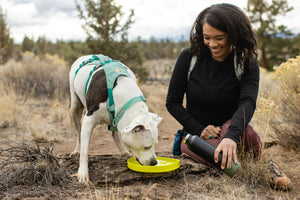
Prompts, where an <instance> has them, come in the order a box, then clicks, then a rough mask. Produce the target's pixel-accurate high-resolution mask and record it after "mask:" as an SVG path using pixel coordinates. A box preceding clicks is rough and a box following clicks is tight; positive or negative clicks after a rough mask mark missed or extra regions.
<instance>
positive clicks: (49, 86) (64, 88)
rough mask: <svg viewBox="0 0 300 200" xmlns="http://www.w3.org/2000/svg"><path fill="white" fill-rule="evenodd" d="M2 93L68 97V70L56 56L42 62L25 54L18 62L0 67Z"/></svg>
mask: <svg viewBox="0 0 300 200" xmlns="http://www.w3.org/2000/svg"><path fill="white" fill-rule="evenodd" d="M1 86H2V88H1V89H2V92H6V93H10V91H11V90H13V91H14V92H15V93H17V94H18V95H21V96H24V97H28V96H29V97H34V98H45V97H46V98H58V99H62V98H65V97H67V96H68V92H69V89H68V68H67V67H66V65H65V63H64V62H63V61H62V60H60V59H59V58H58V57H57V56H50V55H46V56H45V59H44V60H40V59H39V58H37V57H34V56H33V54H32V53H29V52H26V53H24V55H23V58H22V60H21V61H19V62H15V61H10V62H8V63H7V64H6V65H5V66H3V67H1Z"/></svg>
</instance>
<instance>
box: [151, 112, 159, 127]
mask: <svg viewBox="0 0 300 200" xmlns="http://www.w3.org/2000/svg"><path fill="white" fill-rule="evenodd" d="M149 114H150V115H151V118H152V120H153V122H154V125H155V126H157V125H158V124H159V123H160V122H161V120H162V118H161V117H160V116H159V115H158V114H155V113H149Z"/></svg>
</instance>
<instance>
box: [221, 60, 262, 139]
mask: <svg viewBox="0 0 300 200" xmlns="http://www.w3.org/2000/svg"><path fill="white" fill-rule="evenodd" d="M258 88H259V66H258V63H257V60H255V62H254V67H253V68H251V69H246V70H245V72H244V74H243V76H242V80H241V94H240V99H239V105H238V108H237V110H236V111H235V113H234V114H233V116H232V119H231V124H230V126H229V128H228V132H227V133H226V135H225V136H224V138H230V139H233V140H234V141H235V142H236V143H238V142H239V138H240V136H241V135H242V133H243V132H244V129H245V128H246V126H247V125H248V123H249V122H250V120H251V118H252V116H253V113H254V111H255V108H256V100H257V95H258Z"/></svg>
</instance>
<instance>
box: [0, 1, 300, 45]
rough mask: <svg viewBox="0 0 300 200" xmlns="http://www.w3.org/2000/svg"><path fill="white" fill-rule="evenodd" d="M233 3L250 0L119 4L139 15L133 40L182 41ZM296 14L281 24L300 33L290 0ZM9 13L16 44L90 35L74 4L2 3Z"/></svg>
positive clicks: (298, 3) (132, 31)
mask: <svg viewBox="0 0 300 200" xmlns="http://www.w3.org/2000/svg"><path fill="white" fill-rule="evenodd" d="M223 2H225V3H232V4H235V5H237V6H239V7H240V8H245V7H246V5H247V0H151V1H150V0H116V3H117V5H122V7H123V9H122V10H123V11H124V12H125V14H127V15H128V14H129V9H134V11H135V23H134V24H133V25H132V27H131V29H130V30H129V38H130V39H136V38H137V37H138V36H140V37H141V38H143V39H149V38H150V37H151V36H154V37H155V38H166V37H168V38H178V39H179V38H181V37H182V35H188V34H189V31H190V28H191V26H192V24H193V22H194V20H195V19H196V17H197V15H198V14H199V13H200V12H201V11H202V10H203V9H204V8H206V7H208V6H210V5H211V4H215V3H223ZM288 2H289V5H290V6H294V8H295V9H294V10H293V11H292V12H290V13H288V15H287V16H286V17H282V18H280V20H278V23H281V24H285V25H286V26H287V27H288V28H289V29H291V30H292V31H295V32H297V33H299V32H300V24H299V22H298V21H299V20H298V19H299V18H300V17H299V15H300V13H299V10H300V1H299V0H288ZM0 5H1V6H2V8H3V10H4V11H5V13H6V15H7V16H6V18H7V22H8V26H9V27H10V33H11V35H12V37H13V38H14V39H15V41H16V42H22V40H23V38H24V36H25V35H27V36H29V37H32V38H34V39H37V38H38V37H39V36H46V38H47V39H50V40H52V41H55V40H56V39H63V40H84V39H85V38H86V33H85V31H84V30H83V29H82V27H81V25H82V24H83V23H82V21H81V20H80V19H79V17H78V12H77V10H76V8H75V1H74V0H64V1H61V0H0Z"/></svg>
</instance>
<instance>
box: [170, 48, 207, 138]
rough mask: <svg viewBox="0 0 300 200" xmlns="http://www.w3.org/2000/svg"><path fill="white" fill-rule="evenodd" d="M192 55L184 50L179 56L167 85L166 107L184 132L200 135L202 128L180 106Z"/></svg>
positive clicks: (187, 50)
mask: <svg viewBox="0 0 300 200" xmlns="http://www.w3.org/2000/svg"><path fill="white" fill-rule="evenodd" d="M191 59H192V54H191V53H190V51H189V49H185V50H183V51H182V52H181V54H180V55H179V57H178V59H177V61H176V64H175V67H174V70H173V73H172V77H171V80H170V84H169V89H168V94H167V100H166V107H167V110H168V111H169V113H170V114H171V115H172V116H173V117H174V118H175V119H176V120H177V121H178V122H179V123H180V124H181V125H182V126H183V127H184V129H185V131H187V132H189V133H191V134H193V135H200V134H201V132H202V131H203V130H204V128H205V127H204V126H203V125H201V124H199V123H198V122H197V121H196V120H195V119H194V118H193V117H192V115H191V114H190V113H188V112H187V110H186V109H185V107H184V106H183V105H182V103H183V98H184V95H185V92H186V86H187V73H188V70H189V67H190V62H191Z"/></svg>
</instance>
